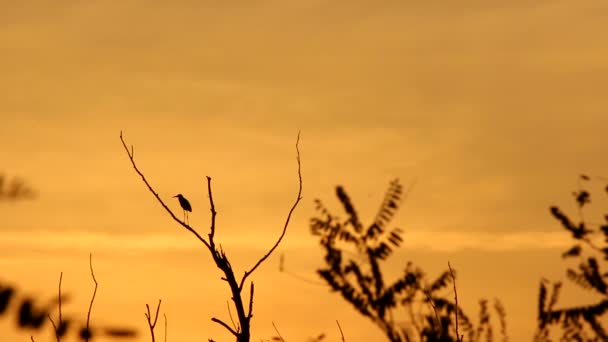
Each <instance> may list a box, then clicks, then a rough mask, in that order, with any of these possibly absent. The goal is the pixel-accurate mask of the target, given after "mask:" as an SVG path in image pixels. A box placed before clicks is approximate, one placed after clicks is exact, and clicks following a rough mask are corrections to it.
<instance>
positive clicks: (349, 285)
mask: <svg viewBox="0 0 608 342" xmlns="http://www.w3.org/2000/svg"><path fill="white" fill-rule="evenodd" d="M336 195H337V197H338V199H339V201H340V203H341V204H342V206H343V208H344V211H345V212H346V219H340V218H339V217H338V216H334V215H332V214H331V212H330V211H329V210H328V209H327V208H326V207H325V206H324V205H323V203H322V202H321V200H319V199H315V200H314V203H315V208H316V210H317V213H318V216H317V217H313V218H312V219H311V220H310V231H311V233H312V235H314V236H317V237H318V238H319V243H320V244H321V246H322V248H323V250H324V252H325V256H324V260H325V264H326V265H325V267H322V268H320V269H318V270H317V272H318V274H319V276H320V277H321V278H322V279H323V280H324V281H325V282H326V283H327V284H328V285H329V286H330V288H331V289H332V290H333V291H336V292H339V293H340V294H341V295H342V297H343V298H344V299H345V300H346V301H347V302H349V303H350V304H351V305H353V306H354V307H355V309H356V310H357V311H358V312H359V313H361V314H362V315H363V316H365V317H368V318H369V319H370V320H372V321H373V322H374V323H375V324H376V325H377V326H378V327H379V328H380V329H381V330H382V332H383V333H384V334H385V336H386V337H387V338H388V340H389V341H391V342H401V341H428V342H431V341H437V342H448V341H461V340H462V339H463V336H462V335H461V334H460V332H457V330H458V327H460V328H461V329H462V331H463V332H464V333H465V334H466V336H467V337H468V340H470V341H481V340H482V339H483V338H485V339H486V341H492V339H493V336H494V334H493V331H492V326H491V324H490V313H489V310H488V305H487V301H485V300H482V301H481V302H480V322H479V325H478V327H477V330H475V329H474V327H473V324H472V322H471V320H470V319H469V317H468V316H467V315H466V314H465V313H464V311H463V310H462V308H461V307H460V306H458V305H457V299H456V298H455V301H454V302H453V301H451V300H450V299H447V298H445V297H444V296H442V295H441V294H440V291H441V290H443V289H445V288H446V287H447V286H448V285H449V284H453V282H454V281H455V275H454V272H453V271H452V269H451V268H450V270H446V271H444V272H443V273H441V274H440V275H439V276H438V277H437V278H436V279H434V280H433V281H431V282H430V283H429V282H428V281H427V277H426V275H425V273H424V272H423V271H422V270H421V269H420V268H418V267H415V266H414V265H413V264H412V263H411V262H408V263H407V264H406V266H405V269H404V270H403V273H402V275H401V276H400V277H399V278H398V279H397V280H395V281H394V282H392V283H387V282H386V281H385V278H384V274H383V272H382V269H381V262H383V261H384V260H386V259H388V258H389V257H390V256H391V255H392V254H393V251H394V250H395V248H398V247H399V246H400V245H401V243H402V242H403V237H402V234H403V230H401V229H400V228H389V225H390V223H391V221H392V219H393V218H394V215H395V213H396V212H397V210H398V209H399V206H400V204H401V200H402V198H403V196H404V195H405V193H404V190H403V186H402V185H401V184H400V182H399V180H393V181H392V182H390V184H389V187H388V190H387V191H386V194H385V196H384V200H383V201H382V204H381V205H380V209H379V210H378V213H377V214H376V216H375V218H374V220H373V222H372V223H371V224H370V225H368V226H364V225H363V223H362V222H361V220H360V218H359V215H358V213H357V211H356V209H355V207H354V205H353V203H352V201H351V199H350V197H349V196H348V194H347V193H346V190H345V189H344V188H343V187H342V186H337V187H336ZM349 252H350V253H349ZM353 253H354V257H349V254H350V255H352V254H353ZM455 289H456V288H455V286H454V290H455ZM420 302H422V303H424V304H426V306H427V307H430V308H431V309H429V310H422V311H417V310H420V309H419V306H415V305H414V304H416V303H420ZM398 307H401V308H405V312H409V321H408V322H407V323H406V324H403V323H401V324H400V323H398V321H396V320H395V318H394V317H395V313H394V309H396V308H398ZM495 309H496V311H497V312H498V315H499V317H500V322H501V325H502V329H501V331H500V333H501V334H502V336H503V341H506V340H507V335H506V328H505V325H506V323H505V319H504V318H505V311H504V308H503V307H502V304H500V302H498V301H497V302H496V304H495ZM456 317H458V318H457V319H456ZM457 334H458V335H461V336H457Z"/></svg>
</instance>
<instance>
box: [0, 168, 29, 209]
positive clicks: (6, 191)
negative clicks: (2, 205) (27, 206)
mask: <svg viewBox="0 0 608 342" xmlns="http://www.w3.org/2000/svg"><path fill="white" fill-rule="evenodd" d="M7 180H8V179H7V178H6V177H5V176H4V174H0V201H7V202H16V201H20V200H28V199H33V198H34V197H35V192H34V190H33V189H32V188H31V187H30V186H29V185H27V183H25V182H24V181H23V180H22V179H21V178H19V177H13V178H12V180H11V181H10V182H9V181H7Z"/></svg>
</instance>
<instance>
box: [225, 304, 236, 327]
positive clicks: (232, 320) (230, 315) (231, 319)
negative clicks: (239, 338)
mask: <svg viewBox="0 0 608 342" xmlns="http://www.w3.org/2000/svg"><path fill="white" fill-rule="evenodd" d="M226 306H227V307H228V317H230V323H232V326H233V327H234V328H235V329H236V324H234V319H233V318H232V311H231V310H230V302H229V301H226Z"/></svg>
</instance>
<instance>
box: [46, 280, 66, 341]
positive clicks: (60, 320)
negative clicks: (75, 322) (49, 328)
mask: <svg viewBox="0 0 608 342" xmlns="http://www.w3.org/2000/svg"><path fill="white" fill-rule="evenodd" d="M62 279H63V272H61V273H60V274H59V297H58V302H59V325H60V326H62V322H63V318H62V317H61V281H62ZM47 317H48V318H49V321H51V324H52V325H53V331H54V332H55V338H56V339H57V342H61V339H60V336H59V335H60V333H59V328H58V327H57V325H56V324H55V321H53V318H52V317H51V314H47Z"/></svg>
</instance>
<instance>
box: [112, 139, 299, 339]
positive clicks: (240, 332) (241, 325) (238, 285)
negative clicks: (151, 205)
mask: <svg viewBox="0 0 608 342" xmlns="http://www.w3.org/2000/svg"><path fill="white" fill-rule="evenodd" d="M120 141H121V142H122V145H123V147H124V149H125V152H126V153H127V156H128V158H129V160H130V162H131V165H132V166H133V169H134V170H135V172H136V173H137V174H138V175H139V177H140V178H141V179H142V181H143V182H144V184H145V185H146V187H147V188H148V190H149V191H150V192H151V193H152V195H153V196H154V197H155V198H156V200H157V201H158V203H159V204H160V205H161V206H162V207H163V208H164V209H165V211H167V213H168V214H169V215H170V216H171V218H173V220H174V221H175V222H177V223H178V224H179V225H180V226H182V227H183V228H185V229H186V230H188V231H189V232H190V233H192V234H193V235H194V236H195V237H196V238H197V239H198V240H199V241H200V242H201V243H202V244H203V245H204V246H205V247H206V248H207V249H208V250H209V252H210V253H211V257H212V258H213V261H214V262H215V265H216V267H217V268H218V269H220V270H221V271H222V273H223V274H224V276H223V277H222V278H221V279H222V280H224V281H226V282H227V283H228V286H229V288H230V292H231V294H232V297H231V299H232V301H233V302H234V307H235V309H236V313H237V318H238V325H237V326H232V327H231V326H230V325H228V324H227V323H226V322H224V321H222V320H220V319H219V318H216V317H213V318H211V320H212V321H213V322H216V323H218V324H220V325H221V326H223V327H224V328H226V330H228V331H229V332H230V333H231V334H232V335H233V336H235V337H236V340H237V342H249V340H250V338H251V330H250V327H251V318H252V317H253V294H254V285H253V282H250V286H249V304H248V306H247V308H246V307H245V300H244V298H243V286H244V284H245V282H246V281H247V278H248V277H249V276H250V275H251V274H252V273H253V272H254V271H255V270H256V269H257V268H258V267H259V266H260V265H261V264H262V263H263V262H264V261H266V260H267V259H268V257H270V255H271V254H272V253H273V252H274V251H275V250H276V248H277V247H278V246H279V244H280V243H281V241H282V240H283V237H284V236H285V233H286V232H287V226H288V225H289V221H290V220H291V215H292V214H293V212H294V210H295V209H296V207H297V206H298V203H300V200H301V199H302V173H301V163H300V149H299V142H300V134H299V133H298V137H297V140H296V160H297V163H298V193H297V197H296V200H295V201H294V203H293V205H292V206H291V208H290V209H289V212H288V214H287V218H286V220H285V224H284V225H283V230H282V231H281V234H280V236H279V238H278V239H277V240H276V242H275V243H274V245H273V246H272V247H271V248H270V249H269V250H268V252H266V254H264V255H263V256H262V257H261V258H259V259H258V260H257V261H256V262H255V263H254V265H253V266H251V268H249V269H248V270H246V271H245V272H244V274H243V276H242V277H241V278H240V280H238V279H237V277H236V275H235V273H234V270H233V268H232V265H231V263H230V261H229V260H228V256H227V255H226V253H225V252H224V250H223V249H222V247H221V246H220V247H219V248H218V246H217V245H216V242H215V240H214V237H215V228H216V227H215V217H216V214H217V212H216V211H215V204H214V202H213V193H212V191H211V177H209V176H207V193H208V195H209V206H210V211H211V227H210V231H209V233H208V234H207V237H208V238H207V239H205V238H203V237H202V236H201V235H200V234H199V233H198V232H197V230H196V229H194V228H193V227H192V226H190V224H189V223H188V222H187V221H186V220H180V219H179V218H178V217H177V216H176V215H175V214H174V213H173V211H172V210H171V209H170V208H169V207H168V206H167V205H166V204H165V202H164V201H163V200H162V199H161V198H160V196H159V195H158V193H157V192H156V191H155V190H154V188H153V187H152V186H151V185H150V183H149V182H148V180H147V179H146V177H145V176H144V174H143V173H142V172H141V171H140V170H139V168H138V167H137V165H136V163H135V159H134V152H133V146H131V148H130V149H129V148H128V147H127V144H126V143H125V141H124V139H123V136H122V132H120Z"/></svg>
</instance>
